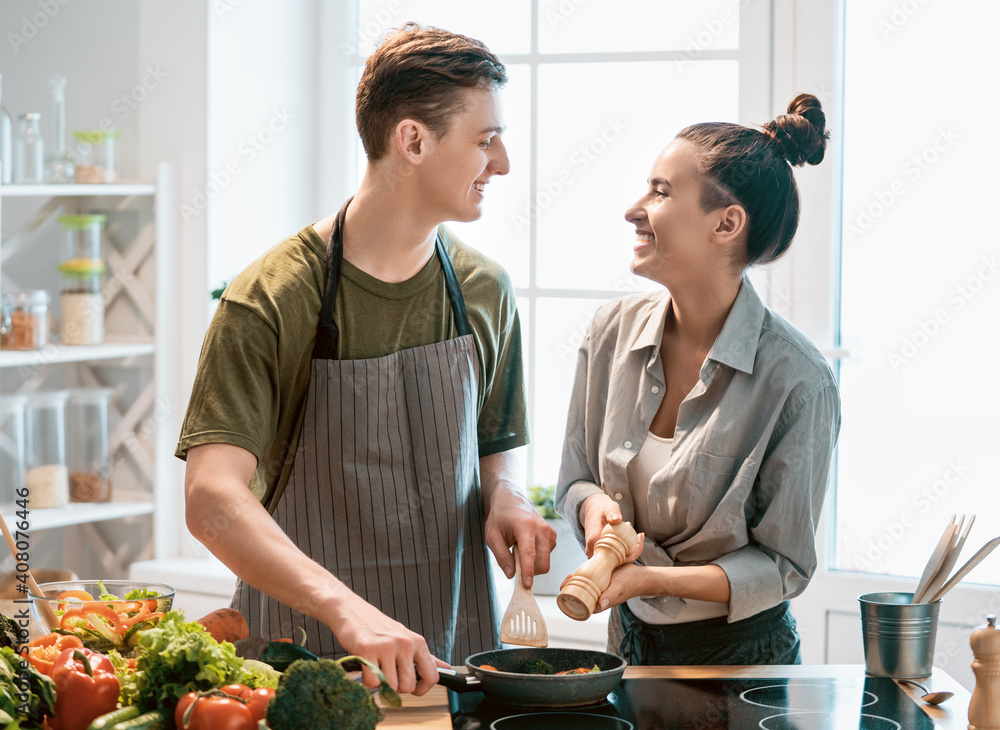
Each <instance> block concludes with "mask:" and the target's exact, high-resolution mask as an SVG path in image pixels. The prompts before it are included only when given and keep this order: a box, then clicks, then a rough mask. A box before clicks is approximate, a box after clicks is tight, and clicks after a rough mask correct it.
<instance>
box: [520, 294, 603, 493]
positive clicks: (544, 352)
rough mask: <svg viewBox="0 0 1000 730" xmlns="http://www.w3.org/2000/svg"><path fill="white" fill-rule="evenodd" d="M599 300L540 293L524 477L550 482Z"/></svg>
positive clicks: (552, 477)
mask: <svg viewBox="0 0 1000 730" xmlns="http://www.w3.org/2000/svg"><path fill="white" fill-rule="evenodd" d="M601 304H602V301H601V300H598V299H549V298H544V297H543V298H539V299H538V300H537V301H536V303H535V308H536V310H537V313H538V318H537V327H538V334H537V336H536V338H535V343H534V347H535V349H534V357H535V378H536V384H535V405H534V409H533V413H532V418H531V443H532V448H533V453H534V465H535V468H534V473H533V474H531V475H529V479H530V480H531V481H532V482H534V483H538V484H555V482H556V477H557V476H559V462H560V460H561V458H562V444H563V436H564V435H565V433H566V409H567V408H568V407H569V395H570V392H571V391H572V389H573V375H574V373H575V372H576V355H577V352H578V350H579V348H580V343H581V342H583V337H584V335H586V334H587V328H588V327H589V326H590V320H591V319H592V318H593V316H594V312H595V311H597V308H598V307H599V306H600V305H601Z"/></svg>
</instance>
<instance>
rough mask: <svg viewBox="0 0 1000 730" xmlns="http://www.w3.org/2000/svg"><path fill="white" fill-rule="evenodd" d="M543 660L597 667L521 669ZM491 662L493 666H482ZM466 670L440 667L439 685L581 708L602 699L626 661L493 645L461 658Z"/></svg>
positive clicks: (499, 698)
mask: <svg viewBox="0 0 1000 730" xmlns="http://www.w3.org/2000/svg"><path fill="white" fill-rule="evenodd" d="M538 660H544V661H546V662H548V663H549V664H551V665H552V667H553V669H555V671H557V672H561V671H563V670H566V669H576V668H577V667H593V666H594V665H595V664H596V665H597V666H598V667H600V671H599V672H591V673H589V674H567V675H562V676H556V675H553V674H525V673H524V672H523V669H524V666H525V665H526V664H528V663H529V662H534V661H538ZM482 664H489V665H492V666H494V667H496V671H494V670H491V669H483V668H482V667H481V666H480V665H482ZM465 666H466V668H468V670H469V673H468V674H463V673H461V672H456V671H455V670H454V669H444V668H440V667H439V668H438V677H439V678H438V684H440V685H443V686H445V687H447V688H448V689H450V690H453V691H455V692H482V693H483V694H484V695H486V698H487V699H489V700H492V701H494V702H501V703H503V704H506V705H517V706H519V707H579V706H582V705H592V704H595V703H597V702H602V701H604V698H605V697H607V696H608V693H609V692H611V690H613V689H614V688H615V687H617V686H618V683H619V682H620V681H621V678H622V674H624V673H625V660H624V659H622V658H621V657H618V656H615V655H614V654H607V653H605V652H603V651H585V650H583V649H559V648H551V649H550V648H530V649H497V650H494V651H484V652H480V653H479V654H473V655H472V656H470V657H469V658H468V659H466V660H465Z"/></svg>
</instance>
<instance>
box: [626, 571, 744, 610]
mask: <svg viewBox="0 0 1000 730" xmlns="http://www.w3.org/2000/svg"><path fill="white" fill-rule="evenodd" d="M643 572H645V573H646V577H645V580H644V581H643V582H644V583H645V584H646V588H647V589H649V592H648V593H642V594H641V595H646V596H679V597H680V598H690V599H692V600H696V601H715V602H717V603H728V602H729V578H728V577H727V576H726V572H725V571H724V570H723V569H722V568H720V567H719V566H718V565H686V566H674V567H670V568H659V567H647V568H644V569H643Z"/></svg>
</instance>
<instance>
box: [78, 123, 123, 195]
mask: <svg viewBox="0 0 1000 730" xmlns="http://www.w3.org/2000/svg"><path fill="white" fill-rule="evenodd" d="M120 135H121V132H119V131H118V130H116V129H109V130H103V129H78V130H76V131H75V132H73V138H74V139H75V140H76V151H77V154H78V155H79V160H78V162H77V163H76V171H75V176H74V177H75V180H76V182H78V183H113V182H117V181H118V173H117V172H115V139H117V138H118V137H119V136H120Z"/></svg>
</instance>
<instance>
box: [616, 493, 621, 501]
mask: <svg viewBox="0 0 1000 730" xmlns="http://www.w3.org/2000/svg"><path fill="white" fill-rule="evenodd" d="M621 498H622V493H621V492H615V499H619V500H620V499H621Z"/></svg>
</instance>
